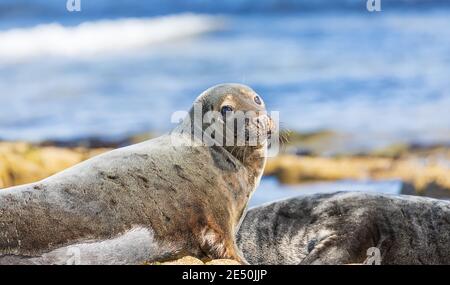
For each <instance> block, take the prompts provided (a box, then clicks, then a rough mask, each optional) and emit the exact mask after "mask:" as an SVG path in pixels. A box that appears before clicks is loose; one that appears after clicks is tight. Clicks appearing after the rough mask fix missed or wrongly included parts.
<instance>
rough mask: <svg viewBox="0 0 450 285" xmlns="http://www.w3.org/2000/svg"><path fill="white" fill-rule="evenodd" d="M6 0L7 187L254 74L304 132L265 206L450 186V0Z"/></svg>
mask: <svg viewBox="0 0 450 285" xmlns="http://www.w3.org/2000/svg"><path fill="white" fill-rule="evenodd" d="M381 8H382V11H381V12H369V11H368V10H367V8H366V0H333V1H329V0H320V1H319V0H259V1H251V0H228V1H215V0H151V1H138V0H129V1H106V0H95V1H94V0H81V9H82V10H81V11H80V12H68V11H67V9H66V0H33V1H32V0H29V1H27V0H0V140H1V141H2V143H0V187H8V186H12V185H16V184H21V183H26V182H31V181H33V180H37V179H40V178H43V177H45V176H48V175H50V174H53V173H55V172H57V171H59V170H61V169H63V168H65V167H68V166H70V165H72V164H74V163H77V162H79V161H81V160H83V159H86V158H87V157H90V156H92V155H94V154H97V153H99V152H101V151H104V150H107V149H109V148H112V147H119V146H123V145H127V144H130V143H134V142H136V141H140V140H142V139H146V138H148V137H152V136H155V135H159V134H162V133H164V132H166V131H168V130H170V128H172V127H173V124H171V122H170V116H171V114H172V113H173V112H174V111H176V110H187V109H188V108H189V107H190V105H191V104H192V101H193V100H194V99H195V97H196V96H197V95H198V94H200V93H201V92H202V91H203V90H205V89H206V88H208V87H210V86H212V85H215V84H218V83H223V82H238V83H244V84H247V85H249V86H251V87H252V88H253V89H255V91H256V92H258V93H259V94H260V95H261V96H262V97H263V98H264V100H265V102H266V105H267V106H268V108H269V109H270V110H273V111H279V112H280V120H281V122H282V127H283V128H284V129H285V132H286V133H289V141H288V142H287V143H286V144H285V145H284V147H283V149H282V153H281V154H280V156H279V157H277V158H273V159H271V160H270V161H269V163H268V166H267V169H266V176H265V177H264V179H263V181H262V184H261V187H260V190H258V191H257V193H256V195H255V196H254V198H253V200H252V205H257V204H260V203H263V202H267V201H272V200H274V199H279V198H283V197H287V196H293V195H298V194H302V193H314V192H319V191H336V190H355V191H381V192H387V193H396V194H398V193H403V194H419V195H428V196H433V197H439V198H447V197H450V181H449V180H450V153H449V145H450V111H449V110H450V80H449V78H450V77H449V75H450V29H449V27H450V1H447V0H445V1H444V0H381Z"/></svg>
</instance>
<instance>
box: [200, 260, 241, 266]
mask: <svg viewBox="0 0 450 285" xmlns="http://www.w3.org/2000/svg"><path fill="white" fill-rule="evenodd" d="M205 264H206V265H241V264H240V263H239V262H237V261H236V260H232V259H214V260H211V261H208V262H206V263H205Z"/></svg>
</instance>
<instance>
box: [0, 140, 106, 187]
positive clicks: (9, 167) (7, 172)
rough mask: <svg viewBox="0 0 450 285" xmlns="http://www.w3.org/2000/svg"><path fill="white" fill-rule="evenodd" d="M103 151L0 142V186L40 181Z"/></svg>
mask: <svg viewBox="0 0 450 285" xmlns="http://www.w3.org/2000/svg"><path fill="white" fill-rule="evenodd" d="M106 150H107V149H101V148H100V149H86V148H80V147H78V148H60V147H53V146H45V147H39V146H35V145H32V144H29V143H23V142H1V143H0V188H6V187H10V186H15V185H19V184H26V183H30V182H35V181H38V180H41V179H43V178H46V177H48V176H50V175H52V174H55V173H57V172H59V171H61V170H63V169H66V168H68V167H70V166H72V165H75V164H77V163H79V162H81V161H83V160H86V159H88V158H90V157H92V156H95V155H98V154H100V153H102V152H104V151H106Z"/></svg>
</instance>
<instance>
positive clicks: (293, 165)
mask: <svg viewBox="0 0 450 285" xmlns="http://www.w3.org/2000/svg"><path fill="white" fill-rule="evenodd" d="M442 154H443V153H442ZM448 161H450V159H449V160H448ZM448 161H447V163H446V160H445V159H443V158H441V157H440V156H439V155H437V153H436V154H433V155H432V154H428V155H427V156H424V157H415V156H411V157H409V156H407V157H402V158H398V159H394V158H389V157H375V156H346V157H299V156H294V155H280V156H277V157H275V158H272V159H269V160H268V161H267V165H266V169H265V171H264V175H272V176H276V177H277V178H278V180H279V181H280V182H281V183H284V184H297V183H302V182H310V181H327V180H345V179H351V180H367V179H371V180H391V179H398V180H402V181H403V182H405V183H409V184H411V185H412V186H413V187H414V189H415V192H416V193H415V194H419V195H420V194H425V195H426V193H434V194H436V195H437V196H436V197H444V196H446V197H450V163H448ZM442 190H444V191H442ZM438 192H439V193H438ZM446 192H447V194H446ZM434 194H433V195H434Z"/></svg>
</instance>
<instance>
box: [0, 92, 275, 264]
mask: <svg viewBox="0 0 450 285" xmlns="http://www.w3.org/2000/svg"><path fill="white" fill-rule="evenodd" d="M194 105H195V106H197V105H200V106H202V107H201V113H202V114H204V113H205V112H208V111H214V112H216V113H218V114H223V113H224V111H227V112H229V111H232V110H239V111H257V112H262V113H264V112H265V105H264V102H262V99H261V98H260V97H259V96H258V95H257V94H256V93H255V92H254V91H253V90H252V89H251V88H249V87H247V86H244V85H240V84H221V85H217V86H214V87H212V88H210V89H208V90H206V91H205V92H203V93H202V94H201V95H200V96H199V97H198V98H197V99H196V101H195V103H194ZM193 116H194V108H192V109H191V110H190V112H189V113H188V114H187V115H186V117H185V119H184V120H182V122H181V123H180V124H179V125H178V126H177V127H176V128H175V129H174V130H173V131H172V132H170V133H169V134H166V135H163V136H161V137H158V138H156V139H152V140H149V141H146V142H143V143H140V144H136V145H132V146H128V147H125V148H120V149H116V150H113V151H110V152H107V153H104V154H101V155H99V156H96V157H94V158H91V159H89V160H87V161H84V162H82V163H80V164H78V165H75V166H73V167H71V168H69V169H67V170H64V171H62V172H60V173H57V174H55V175H53V176H51V177H49V178H47V179H44V180H42V181H39V182H36V183H32V184H28V185H22V186H16V187H12V188H8V189H3V190H0V264H139V263H143V262H151V261H160V260H169V259H175V258H179V257H181V256H184V255H192V256H196V257H199V258H202V259H217V258H227V259H235V260H237V261H239V262H241V263H246V261H245V259H244V258H243V257H242V254H241V252H240V251H239V250H238V248H237V246H236V243H235V234H236V232H237V230H238V228H239V225H240V223H241V220H242V216H243V214H244V212H245V209H246V207H247V202H248V200H249V198H250V196H251V195H252V193H253V191H255V189H256V188H257V186H258V184H259V181H260V178H261V175H262V172H263V169H264V165H265V161H266V156H265V153H266V151H267V140H262V141H259V142H258V143H257V144H256V145H249V144H246V145H243V146H241V145H222V146H221V145H206V144H205V143H204V142H203V141H199V138H198V137H196V136H195V135H193V134H194V129H195V126H197V127H198V125H196V124H194V123H192V122H193V120H194V119H193ZM263 116H264V118H268V119H267V120H263V121H264V122H263V123H261V122H260V121H259V120H258V121H257V123H256V124H255V122H256V121H255V120H251V121H252V122H251V123H248V122H247V124H246V125H245V126H246V127H247V128H246V135H248V133H249V132H250V133H252V132H256V131H258V132H266V133H270V130H271V129H272V127H273V124H272V121H271V120H270V117H268V116H267V114H266V115H263ZM251 119H252V118H251ZM253 119H254V118H253ZM226 122H227V121H226V120H223V121H222V124H223V125H226ZM189 126H191V129H190V130H191V131H189V132H183V131H181V130H183V129H184V130H186V127H189ZM233 126H234V125H233ZM199 128H200V129H201V132H200V133H203V132H204V131H205V129H204V128H206V125H203V123H202V125H201V126H200V127H199ZM225 129H229V128H224V130H225ZM233 130H234V131H235V132H236V133H237V132H238V131H241V130H238V129H234V128H233ZM235 135H236V134H235ZM246 138H247V136H246ZM213 139H214V137H213ZM174 141H176V142H177V143H176V144H174ZM180 142H181V143H180Z"/></svg>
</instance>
